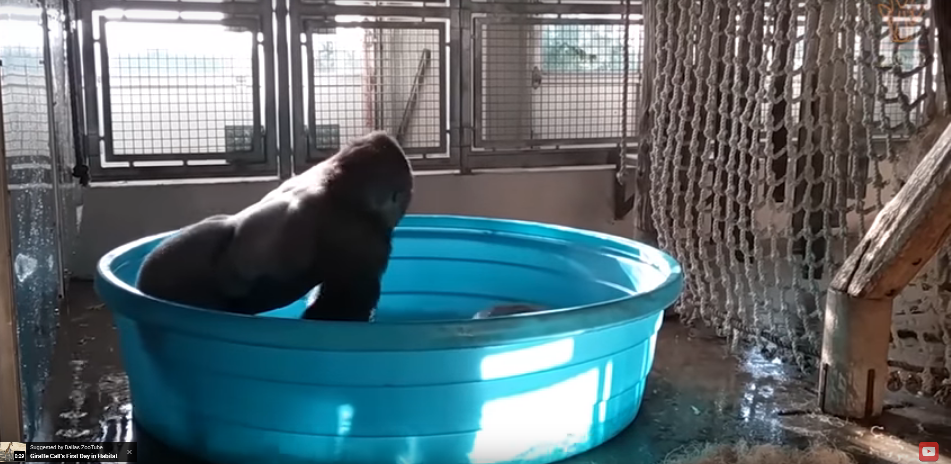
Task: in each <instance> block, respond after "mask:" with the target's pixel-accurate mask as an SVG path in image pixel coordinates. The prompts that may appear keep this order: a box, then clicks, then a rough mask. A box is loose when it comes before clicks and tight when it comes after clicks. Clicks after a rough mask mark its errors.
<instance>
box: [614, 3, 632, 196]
mask: <svg viewBox="0 0 951 464" xmlns="http://www.w3.org/2000/svg"><path fill="white" fill-rule="evenodd" d="M623 18H624V21H623V24H624V77H623V79H622V83H621V142H620V145H621V146H620V149H619V150H618V163H617V172H616V173H615V175H616V176H617V181H618V183H620V184H623V183H624V173H625V172H626V171H627V107H628V98H627V94H628V92H629V89H630V86H629V85H628V82H629V79H630V74H631V66H630V61H631V43H630V42H631V40H630V39H631V0H624V15H623Z"/></svg>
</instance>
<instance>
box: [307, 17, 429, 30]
mask: <svg viewBox="0 0 951 464" xmlns="http://www.w3.org/2000/svg"><path fill="white" fill-rule="evenodd" d="M375 19H378V18H375ZM445 24H446V23H445V22H444V21H439V22H436V21H412V22H410V21H400V22H387V21H374V22H369V21H334V20H328V19H314V18H310V19H308V18H304V30H305V32H307V33H308V34H313V33H314V32H315V31H317V30H319V29H331V28H342V27H348V28H354V29H379V30H383V29H411V30H420V29H423V30H427V29H435V30H440V29H445V27H446V26H445Z"/></svg>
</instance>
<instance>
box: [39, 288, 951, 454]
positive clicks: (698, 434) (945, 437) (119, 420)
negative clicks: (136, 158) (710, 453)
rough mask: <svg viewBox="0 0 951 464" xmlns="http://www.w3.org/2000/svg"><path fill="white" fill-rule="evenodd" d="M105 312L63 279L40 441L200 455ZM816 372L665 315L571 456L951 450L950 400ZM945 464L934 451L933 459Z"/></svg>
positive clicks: (92, 298) (87, 292)
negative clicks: (825, 388) (821, 403)
mask: <svg viewBox="0 0 951 464" xmlns="http://www.w3.org/2000/svg"><path fill="white" fill-rule="evenodd" d="M116 346H117V340H116V335H115V332H114V330H113V327H112V321H111V316H110V314H109V312H108V311H107V310H106V309H104V308H103V307H102V306H101V305H100V304H99V301H98V299H97V297H96V295H95V293H94V292H93V290H92V285H91V284H89V283H85V282H76V283H74V284H72V285H71V289H70V297H69V306H68V308H67V309H66V310H65V311H64V313H63V319H62V324H61V326H60V331H59V340H58V343H57V352H56V355H55V359H54V371H53V377H52V379H51V382H50V385H49V387H48V389H47V392H46V393H47V398H46V404H47V406H46V410H47V411H48V412H49V413H48V414H47V417H46V420H45V422H46V423H44V424H43V425H42V428H43V432H42V433H43V435H45V436H44V437H41V439H48V440H51V441H52V440H56V441H65V440H75V441H89V440H103V441H132V440H135V441H137V442H138V447H139V451H138V453H139V462H154V463H163V464H164V463H165V462H172V461H173V460H177V461H179V462H182V463H197V462H198V461H194V460H190V459H189V458H188V457H187V456H180V455H177V454H175V453H173V452H172V451H171V450H168V449H167V448H165V447H163V446H161V445H160V444H158V443H155V442H154V440H150V439H149V437H147V436H146V435H145V434H143V433H142V432H141V431H139V430H136V427H135V426H134V424H132V423H131V421H130V419H129V418H130V414H131V411H132V408H131V405H130V404H129V391H128V383H127V381H126V377H125V375H124V373H123V370H122V365H121V361H120V359H119V353H118V351H117V349H116ZM814 385H815V382H814V381H813V380H811V379H807V378H803V377H802V376H799V375H797V374H795V373H794V372H793V371H792V370H791V369H789V368H788V367H786V366H784V365H782V364H781V363H779V362H778V361H771V360H767V359H764V358H763V357H762V356H760V355H758V354H757V353H748V354H745V355H741V356H732V355H730V354H729V352H728V349H727V347H726V345H725V344H724V343H723V342H722V341H721V340H719V339H717V338H715V337H713V336H711V335H709V334H706V333H703V332H701V331H697V330H695V329H689V328H685V327H683V326H681V325H679V324H677V323H676V322H674V321H673V320H668V321H667V322H666V323H665V325H664V328H663V329H662V331H661V334H660V337H659V340H658V343H657V354H656V360H655V362H654V369H653V371H652V373H651V375H650V377H649V381H648V386H647V393H646V395H645V399H644V404H643V406H642V408H641V412H640V414H639V415H638V417H637V419H636V421H635V422H634V424H633V425H632V426H631V427H629V428H628V429H627V430H626V431H624V432H622V433H621V435H619V436H618V437H616V438H615V439H613V440H611V441H610V442H608V443H606V444H604V445H603V446H601V447H599V448H597V449H595V450H592V451H590V452H588V453H585V454H582V455H579V456H576V457H575V458H572V459H569V460H567V461H564V462H565V463H570V464H582V463H584V464H614V463H619V464H620V463H624V464H631V463H637V464H653V463H657V462H661V461H663V460H664V459H665V458H666V457H667V456H668V455H669V454H671V453H672V452H676V451H678V450H682V449H683V448H684V447H685V446H691V445H695V444H702V443H720V442H735V441H737V440H746V441H748V442H751V443H764V442H765V443H777V444H791V445H794V446H807V445H809V444H812V443H822V444H832V445H834V446H837V447H839V448H840V449H844V450H846V451H849V452H851V453H853V454H854V455H855V456H856V458H857V459H858V461H859V462H860V463H886V462H887V463H896V464H897V463H901V464H907V463H911V462H919V461H918V456H917V453H918V443H919V442H921V441H937V442H939V444H940V449H941V451H942V453H941V454H942V455H949V454H948V450H951V410H949V409H944V408H940V407H937V406H934V405H929V404H928V402H927V401H924V400H922V399H920V398H915V397H911V396H903V395H902V394H892V396H891V397H889V400H888V406H887V411H886V414H885V415H884V416H883V417H882V418H881V419H880V420H879V422H878V423H877V424H873V425H858V424H852V423H846V422H843V421H840V420H837V419H834V418H830V417H827V416H822V415H819V414H816V413H814V411H815V406H816V402H815V390H814V387H813V386H814ZM945 461H946V463H951V459H949V458H946V457H942V460H941V461H940V462H945Z"/></svg>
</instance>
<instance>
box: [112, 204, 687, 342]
mask: <svg viewBox="0 0 951 464" xmlns="http://www.w3.org/2000/svg"><path fill="white" fill-rule="evenodd" d="M399 227H400V228H401V229H446V230H451V229H456V230H464V231H468V232H476V231H482V232H485V233H490V234H491V233H495V234H508V235H510V236H512V235H515V236H520V237H521V238H523V239H527V240H532V239H534V240H569V241H571V242H573V243H578V241H577V240H571V239H572V238H575V239H583V240H582V242H584V246H586V247H591V248H601V249H604V250H611V251H614V252H617V253H621V254H625V255H628V256H632V257H633V256H634V255H640V256H647V257H649V258H650V260H643V259H642V260H641V261H642V262H645V263H646V264H648V265H650V266H652V267H655V268H658V270H660V271H661V272H664V271H667V276H666V278H665V280H664V281H663V282H661V283H660V284H659V285H657V286H656V287H655V288H653V289H652V290H649V291H646V292H643V293H639V294H636V295H632V296H624V297H621V298H616V299H612V300H606V301H603V302H599V303H594V304H589V305H583V306H576V307H567V308H558V309H551V310H547V311H542V312H537V313H531V314H514V315H508V316H502V317H496V318H488V319H478V320H449V321H394V322H374V323H370V324H367V323H364V322H343V321H308V320H299V319H286V318H274V317H258V316H253V315H251V316H249V315H241V314H230V313H225V312H220V311H214V310H208V309H202V308H197V307H191V306H187V305H181V304H177V303H173V302H169V301H165V300H160V299H158V298H154V297H151V296H148V295H145V294H144V293H142V292H140V291H139V290H138V289H137V288H135V286H134V285H129V284H126V283H125V282H123V281H122V280H120V279H119V278H118V276H116V275H115V274H114V273H113V272H112V271H111V269H110V267H111V265H112V263H113V262H114V261H115V260H116V259H118V258H119V257H121V256H123V255H124V254H126V253H127V252H128V251H130V250H132V249H134V248H136V247H139V246H141V245H143V244H144V243H146V242H150V241H154V240H160V239H161V238H163V237H165V236H168V235H170V234H174V233H176V232H177V231H178V229H176V230H172V231H167V232H162V233H159V234H153V235H149V236H146V237H142V238H139V239H137V240H134V241H132V242H129V243H126V244H124V245H121V246H119V247H116V248H115V249H113V250H111V251H109V252H108V253H106V254H104V255H103V256H102V257H101V258H100V259H99V261H98V263H97V266H96V276H95V277H96V278H95V288H96V291H97V293H98V294H99V295H100V297H101V298H102V300H103V302H104V303H106V307H107V308H108V309H109V310H110V311H112V312H113V313H114V314H118V315H121V316H123V317H124V318H126V319H130V320H133V321H136V322H139V323H145V324H154V325H159V326H163V327H164V328H166V329H168V330H171V331H174V332H179V333H191V334H194V335H199V336H201V337H203V338H213V339H219V340H222V341H226V342H231V343H238V344H242V345H258V346H270V347H274V348H284V349H304V350H322V351H324V350H326V351H416V350H433V349H454V348H455V349H458V348H466V347H481V346H488V345H510V344H515V343H525V342H532V341H537V340H543V339H551V338H558V337H564V336H569V335H571V334H574V333H581V332H586V331H592V330H598V329H604V328H608V327H612V326H615V325H618V324H626V323H632V322H634V321H637V320H640V319H644V318H647V317H650V316H652V315H656V314H657V313H660V312H663V311H664V310H666V309H667V308H669V307H670V306H671V305H672V304H673V303H674V302H675V301H676V300H677V299H678V298H679V297H680V294H681V292H682V289H683V271H682V268H681V266H680V264H679V263H678V262H677V261H676V260H674V259H673V257H671V256H670V255H668V254H667V253H665V252H663V251H661V250H659V249H657V248H654V247H652V246H650V245H646V244H643V243H640V242H637V241H634V240H631V239H627V238H624V237H618V236H615V235H610V234H605V233H601V232H594V231H589V230H583V229H577V228H573V227H566V226H559V225H553V224H545V223H540V222H534V221H521V220H511V219H496V218H485V217H478V216H462V215H432V214H429V215H424V214H414V215H407V216H406V217H405V218H404V219H403V221H402V222H401V223H400V226H399ZM654 261H659V262H654ZM661 267H665V268H666V269H660V268H661ZM133 308H134V309H133ZM158 308H161V311H152V309H158ZM526 317H530V318H531V322H530V323H526V322H528V321H526V320H524V318H526ZM181 318H187V319H188V320H190V321H191V322H192V324H191V325H190V326H188V327H184V326H181V325H179V324H174V323H171V321H176V320H179V319H181ZM250 324H254V326H253V327H252V326H250ZM238 334H240V336H239V335H238Z"/></svg>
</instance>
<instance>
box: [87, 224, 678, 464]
mask: <svg viewBox="0 0 951 464" xmlns="http://www.w3.org/2000/svg"><path fill="white" fill-rule="evenodd" d="M167 235H168V234H161V235H156V236H152V237H146V238H144V239H141V240H138V241H136V242H133V243H130V244H127V245H125V246H122V247H119V248H117V249H116V250H114V251H112V252H110V253H108V254H107V255H105V256H104V257H103V258H102V259H101V260H100V262H99V268H98V276H97V279H96V288H97V290H98V292H99V294H100V296H101V297H102V299H103V301H104V302H105V303H106V305H107V306H108V307H109V309H111V310H112V312H113V314H114V317H115V323H116V326H117V328H118V331H119V339H120V342H121V350H122V355H123V359H124V363H125V367H126V370H127V371H128V374H129V383H130V388H131V394H132V401H133V408H134V415H135V420H136V421H137V422H138V423H139V425H140V426H141V427H143V428H144V429H145V430H146V431H148V432H150V433H151V434H152V435H154V436H155V438H157V439H159V440H161V441H164V442H165V443H166V444H168V445H170V446H172V447H174V448H177V449H179V450H181V451H183V452H185V453H189V454H191V455H194V456H195V457H199V458H204V459H206V460H209V461H213V462H220V463H234V464H238V463H248V464H250V463H254V464H261V463H274V464H296V463H315V462H327V463H330V462H337V463H365V464H390V463H392V464H412V463H432V464H456V463H503V462H506V463H508V462H518V463H548V462H553V461H557V460H561V459H564V458H567V457H569V456H572V455H574V454H578V453H580V452H583V451H586V450H588V449H591V448H593V447H595V446H597V445H599V444H601V443H602V442H604V441H605V440H607V439H609V438H611V437H613V436H614V435H616V434H617V433H618V432H620V431H621V430H623V429H624V428H625V427H626V426H627V425H628V424H630V423H631V421H632V420H633V419H634V417H635V416H636V415H637V411H638V409H639V407H640V403H641V398H642V396H643V393H644V382H645V380H646V377H647V373H648V371H649V370H650V368H651V363H652V361H653V357H654V344H655V341H656V336H657V331H658V330H659V329H660V326H661V320H662V315H663V312H664V309H665V308H667V307H669V306H670V305H671V304H672V303H673V302H674V301H675V300H676V299H677V297H678V296H679V294H680V292H681V288H682V285H683V278H682V273H681V269H680V266H679V265H678V264H677V263H676V262H675V261H674V260H673V259H671V257H670V256H668V255H667V254H665V253H662V252H660V251H658V250H656V249H654V248H651V247H648V246H645V245H642V244H639V243H636V242H633V241H630V240H626V239H623V238H619V237H614V236H609V235H604V234H599V233H594V232H588V231H582V230H576V229H571V228H566V227H559V226H552V225H546V224H538V223H531V222H522V221H509V220H496V219H484V218H473V217H458V216H407V217H406V218H405V219H404V220H403V222H402V223H401V224H400V227H399V228H398V229H397V230H396V234H395V240H394V251H393V258H392V261H391V262H390V266H389V270H388V272H387V274H386V276H385V278H384V282H383V291H384V292H383V296H382V298H381V300H380V303H379V309H378V310H377V320H376V321H375V322H373V323H354V322H318V321H302V320H294V319H292V318H296V317H298V316H299V315H300V314H302V313H303V310H304V303H303V300H302V301H301V302H298V303H296V304H294V305H291V306H290V307H287V308H283V309H279V310H275V311H272V312H270V313H266V314H265V316H268V317H260V316H258V317H255V316H239V315H231V314H225V313H219V312H213V311H207V310H202V309H197V308H192V307H187V306H180V305H175V304H171V303H167V302H163V301H161V300H157V299H153V298H150V297H148V296H145V295H143V294H142V293H140V292H139V291H138V290H136V289H135V288H134V282H135V276H136V273H137V271H138V268H139V266H140V264H141V262H142V259H143V257H144V256H145V255H146V254H147V253H148V252H149V250H151V249H152V248H153V247H154V246H155V245H156V244H157V243H158V242H159V241H160V240H161V239H162V238H163V237H165V236H167ZM511 303H529V304H536V305H541V306H544V307H550V308H560V309H554V310H549V311H544V312H540V313H534V314H523V315H514V316H507V317H500V318H495V319H483V320H471V319H470V318H471V317H472V316H473V315H474V314H475V313H476V312H478V311H480V310H483V309H486V308H488V307H491V306H493V305H497V304H511Z"/></svg>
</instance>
